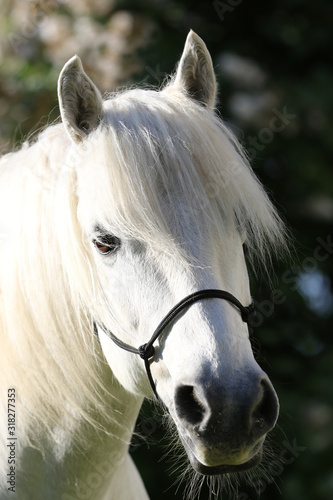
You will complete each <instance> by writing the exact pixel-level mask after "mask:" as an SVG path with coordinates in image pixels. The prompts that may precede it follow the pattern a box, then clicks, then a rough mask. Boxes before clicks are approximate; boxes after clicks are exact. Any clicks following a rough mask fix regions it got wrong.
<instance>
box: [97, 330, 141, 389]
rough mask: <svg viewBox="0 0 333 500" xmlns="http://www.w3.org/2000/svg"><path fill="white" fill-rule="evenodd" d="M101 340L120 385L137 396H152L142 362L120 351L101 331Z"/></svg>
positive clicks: (128, 353)
mask: <svg viewBox="0 0 333 500" xmlns="http://www.w3.org/2000/svg"><path fill="white" fill-rule="evenodd" d="M99 340H100V344H101V348H102V351H103V354H104V356H105V359H106V361H107V363H108V365H109V367H110V370H111V371H112V374H113V375H114V377H115V378H116V379H117V381H118V382H119V384H120V385H121V386H122V387H123V388H124V389H125V390H126V391H127V392H129V393H131V394H134V395H135V396H139V397H145V396H147V395H150V392H151V391H150V386H149V382H148V380H147V375H146V372H145V369H144V364H143V362H142V360H141V359H140V358H139V357H138V356H135V355H134V354H132V353H130V352H126V351H124V350H122V349H119V347H117V346H116V345H115V344H114V343H113V342H112V340H110V339H109V338H108V337H107V335H106V334H105V333H104V332H103V331H101V330H100V331H99Z"/></svg>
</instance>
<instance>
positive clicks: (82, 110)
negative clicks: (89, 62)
mask: <svg viewBox="0 0 333 500" xmlns="http://www.w3.org/2000/svg"><path fill="white" fill-rule="evenodd" d="M58 99H59V107H60V114H61V118H62V121H63V124H64V126H65V129H66V131H67V133H68V135H69V136H70V138H71V139H72V141H73V142H75V143H76V144H79V143H80V142H81V141H82V140H83V139H84V138H85V137H86V136H87V135H88V134H89V133H90V132H92V131H93V130H94V129H95V128H96V127H97V126H98V124H99V122H100V118H101V114H102V106H103V102H102V96H101V93H100V91H99V90H98V89H97V87H96V86H95V85H94V83H93V82H92V81H91V80H90V78H88V76H87V75H86V74H85V72H84V70H83V67H82V62H81V59H80V58H79V57H78V56H74V57H72V58H71V59H70V60H69V61H68V62H67V63H66V64H65V66H64V67H63V69H62V71H61V73H60V76H59V80H58Z"/></svg>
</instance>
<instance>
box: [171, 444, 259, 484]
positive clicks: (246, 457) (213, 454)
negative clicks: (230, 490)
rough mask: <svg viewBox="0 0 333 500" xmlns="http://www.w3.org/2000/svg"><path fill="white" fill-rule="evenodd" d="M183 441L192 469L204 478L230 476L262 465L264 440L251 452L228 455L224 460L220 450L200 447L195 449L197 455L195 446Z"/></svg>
mask: <svg viewBox="0 0 333 500" xmlns="http://www.w3.org/2000/svg"><path fill="white" fill-rule="evenodd" d="M181 440H182V443H183V446H184V448H185V450H186V453H187V456H188V459H189V461H190V464H191V466H192V468H193V469H194V470H195V471H196V472H198V473H199V474H202V475H204V476H215V475H223V474H230V473H235V472H242V471H246V470H249V469H252V468H254V467H257V466H258V465H259V464H260V462H261V460H262V456H263V449H262V444H263V441H264V439H262V440H260V442H259V443H257V445H255V446H254V447H253V449H252V450H251V451H250V452H245V453H244V452H239V453H233V454H232V455H229V456H228V455H227V454H226V455H225V456H224V458H221V453H220V452H219V450H212V449H205V448H204V449H202V447H201V449H200V447H199V446H197V447H195V448H196V453H195V452H194V451H193V448H194V446H193V445H192V446H190V445H189V444H188V443H187V442H186V441H185V440H184V439H182V438H181ZM198 457H202V458H201V459H199V458H198Z"/></svg>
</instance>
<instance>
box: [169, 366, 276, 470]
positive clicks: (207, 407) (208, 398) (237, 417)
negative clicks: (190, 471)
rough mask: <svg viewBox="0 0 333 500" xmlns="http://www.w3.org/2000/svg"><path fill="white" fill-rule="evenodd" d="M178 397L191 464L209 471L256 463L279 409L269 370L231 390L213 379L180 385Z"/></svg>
mask: <svg viewBox="0 0 333 500" xmlns="http://www.w3.org/2000/svg"><path fill="white" fill-rule="evenodd" d="M174 402H175V405H174V406H175V412H176V418H175V420H176V424H177V427H178V432H179V435H180V438H181V440H182V442H183V444H184V447H185V449H186V451H187V454H188V457H189V460H190V462H191V465H192V466H193V468H194V469H195V470H197V471H198V472H200V473H202V474H205V475H212V474H225V473H229V472H236V471H241V470H247V469H250V468H252V467H256V466H257V465H258V464H259V462H260V461H261V458H262V448H263V443H264V441H265V437H266V434H267V433H268V432H269V431H270V430H271V429H272V428H273V427H274V425H275V423H276V420H277V418H278V412H279V403H278V398H277V395H276V393H275V391H274V388H273V386H272V384H271V382H270V380H269V379H268V377H267V376H266V374H265V373H264V372H259V376H258V374H257V375H256V376H255V377H254V380H252V381H251V382H250V381H249V380H246V384H244V385H243V386H242V385H241V387H240V388H239V389H237V390H234V391H233V393H232V394H231V393H229V394H228V393H227V392H226V388H225V387H223V386H222V385H219V386H216V384H215V385H214V383H213V382H207V381H205V382H203V383H202V384H201V385H200V386H199V385H197V386H190V385H180V386H178V388H177V389H176V391H175V399H174Z"/></svg>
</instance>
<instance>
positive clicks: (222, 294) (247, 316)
mask: <svg viewBox="0 0 333 500" xmlns="http://www.w3.org/2000/svg"><path fill="white" fill-rule="evenodd" d="M205 299H223V300H227V301H228V302H230V303H231V304H233V305H234V306H235V307H237V309H239V311H240V313H241V316H242V320H243V321H244V322H245V323H247V324H248V327H249V330H250V329H251V320H252V318H253V316H254V314H255V311H254V303H253V302H252V303H251V304H250V305H249V306H243V305H242V304H241V303H240V302H239V300H238V299H236V297H234V295H232V294H231V293H229V292H226V291H224V290H211V289H208V290H200V291H198V292H194V293H192V294H190V295H188V296H187V297H185V298H184V299H182V300H181V301H180V302H178V304H176V305H175V306H174V307H173V308H172V309H171V310H170V311H169V312H168V314H167V315H166V316H165V317H164V318H163V319H162V321H161V322H160V324H159V325H158V326H157V328H156V330H155V331H154V333H153V335H152V336H151V338H150V340H149V341H148V342H147V343H146V344H143V345H141V346H139V347H138V348H135V347H132V346H130V345H128V344H126V343H125V342H122V341H121V340H119V339H118V338H117V337H115V336H114V335H113V333H112V332H110V331H109V330H107V329H106V328H104V327H101V326H100V328H101V329H102V330H103V332H104V333H105V334H106V335H107V336H108V337H109V338H110V339H111V340H112V341H113V342H114V343H115V344H116V345H117V346H118V347H120V348H121V349H124V350H125V351H128V352H132V353H133V354H139V356H140V357H141V358H142V359H143V360H144V363H145V367H146V372H147V376H148V380H149V382H150V385H151V388H152V389H153V392H154V394H155V396H156V398H157V399H159V397H158V394H157V391H156V386H155V382H154V380H153V377H152V374H151V371H150V362H149V360H150V359H151V358H152V357H153V356H154V354H155V347H154V345H153V344H154V342H155V341H156V340H157V339H158V337H159V336H160V335H161V334H162V333H163V332H164V330H165V328H166V327H167V326H168V325H169V324H170V323H171V322H172V321H173V320H174V319H175V318H176V317H177V316H178V314H179V313H180V312H181V311H183V310H184V309H186V308H187V307H190V306H191V305H193V304H194V303H195V302H198V301H199V300H205ZM94 330H95V333H96V335H97V337H98V329H97V324H96V323H94Z"/></svg>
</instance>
